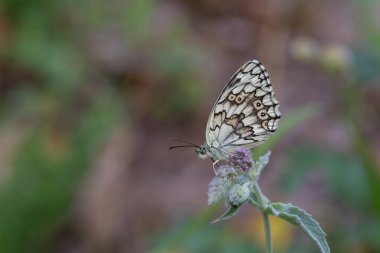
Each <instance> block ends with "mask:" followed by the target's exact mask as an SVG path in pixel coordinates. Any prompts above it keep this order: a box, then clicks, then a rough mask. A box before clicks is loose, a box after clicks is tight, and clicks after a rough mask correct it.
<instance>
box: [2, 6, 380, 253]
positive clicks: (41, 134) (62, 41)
mask: <svg viewBox="0 0 380 253" xmlns="http://www.w3.org/2000/svg"><path fill="white" fill-rule="evenodd" d="M249 59H258V60H260V61H261V62H263V64H264V65H265V66H266V68H267V70H268V72H269V74H270V76H271V80H272V83H273V86H274V90H275V92H276V95H277V98H278V99H279V101H280V105H281V107H280V109H281V111H282V113H283V117H282V119H281V121H280V128H279V130H278V132H277V133H276V135H274V136H273V137H272V138H271V139H270V140H269V141H268V142H267V143H266V144H264V145H263V146H261V147H260V148H259V149H257V151H255V152H257V153H260V152H261V153H262V152H264V150H266V149H271V150H272V156H271V161H270V163H269V165H268V167H267V168H266V169H265V171H264V172H263V175H262V178H261V181H260V184H261V186H262V189H263V192H264V193H265V194H266V195H267V196H268V197H269V198H270V199H271V200H272V201H282V202H291V203H293V204H295V205H298V206H300V207H302V208H303V209H305V210H307V211H308V212H309V213H311V214H312V215H313V217H314V218H315V219H316V220H318V221H319V222H320V224H321V226H322V228H324V230H325V231H326V233H327V235H328V237H327V240H328V242H329V244H330V247H331V250H332V252H345V253H346V252H358V253H372V252H380V166H379V164H380V131H379V126H380V100H379V97H380V85H379V84H380V71H379V70H380V2H379V1H370V0H364V1H363V0H362V1H359V0H351V1H343V0H321V1H308V0H289V1H281V0H268V1H266V0H259V1H248V0H237V1H229V0H219V1H216V0H203V1H200V0H193V1H190V0H178V1H175V0H159V1H154V0H126V1H121V0H109V1H99V0H93V1H85V0H77V1H74V0H65V1H49V0H2V1H1V3H0V252H4V253H8V252H10V253H18V252H65V253H66V252H90V253H92V252H116V253H117V252H132V253H140V252H150V253H161V252H169V253H201V252H222V253H227V252H234V253H245V252H263V251H264V248H263V245H264V230H263V226H262V223H261V216H260V215H259V213H258V212H257V211H255V210H254V208H252V207H251V206H247V207H245V208H243V209H242V210H241V212H240V214H239V215H238V216H237V217H235V218H233V219H232V220H229V221H227V222H224V223H221V224H217V225H210V224H209V222H210V221H211V220H213V219H214V218H216V217H217V215H219V214H220V213H221V212H222V211H223V208H224V207H223V205H222V204H221V205H220V206H217V205H216V206H210V207H208V206H207V186H208V182H209V181H210V180H211V178H212V177H213V175H214V172H213V170H212V166H211V165H212V163H211V161H209V160H200V159H198V158H197V157H196V155H195V153H194V150H192V149H176V150H170V151H169V150H168V147H169V146H171V145H175V144H176V143H173V142H172V141H169V140H168V138H170V137H177V138H181V139H184V140H189V141H192V142H195V143H198V144H202V143H203V142H204V140H205V139H204V138H205V137H204V135H205V133H204V132H205V127H206V121H207V118H208V115H209V113H210V110H211V108H212V106H213V103H214V101H215V100H216V98H217V96H218V94H219V92H220V91H221V90H222V88H223V87H224V85H225V84H226V82H227V81H228V79H229V78H230V76H231V75H232V74H233V73H234V72H235V71H236V69H238V68H239V67H240V66H241V65H242V64H243V63H245V62H246V61H247V60H249ZM271 223H272V230H273V231H272V233H273V241H274V248H275V252H277V253H281V252H284V253H285V252H292V253H294V252H296V253H297V252H312V253H313V252H318V248H317V246H316V245H314V242H312V241H311V240H310V239H309V238H308V237H307V236H306V235H305V234H304V233H303V232H302V231H301V230H300V229H298V228H296V227H294V226H292V225H289V224H287V223H285V222H283V221H282V220H279V219H277V218H273V219H271Z"/></svg>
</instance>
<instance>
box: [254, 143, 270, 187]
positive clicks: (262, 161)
mask: <svg viewBox="0 0 380 253" xmlns="http://www.w3.org/2000/svg"><path fill="white" fill-rule="evenodd" d="M270 154H271V151H270V150H268V151H267V152H266V153H265V154H264V155H262V156H260V157H259V159H258V160H257V161H256V162H255V163H254V166H253V170H252V171H251V172H250V173H252V174H251V177H252V178H256V180H258V178H259V177H260V174H261V172H262V171H263V169H264V168H265V166H266V165H267V164H268V163H269V157H270Z"/></svg>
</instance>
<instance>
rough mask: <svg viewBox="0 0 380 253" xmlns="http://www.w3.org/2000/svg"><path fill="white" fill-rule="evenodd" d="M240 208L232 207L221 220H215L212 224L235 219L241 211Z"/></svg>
mask: <svg viewBox="0 0 380 253" xmlns="http://www.w3.org/2000/svg"><path fill="white" fill-rule="evenodd" d="M239 208H240V206H232V205H231V206H230V207H229V209H228V210H227V211H226V212H224V213H223V214H222V215H221V216H220V217H219V218H217V219H215V220H213V221H212V222H211V223H217V222H220V221H224V220H228V219H230V218H232V217H234V216H235V215H236V214H237V212H238V211H239Z"/></svg>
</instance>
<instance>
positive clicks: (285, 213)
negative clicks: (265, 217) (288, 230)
mask: <svg viewBox="0 0 380 253" xmlns="http://www.w3.org/2000/svg"><path fill="white" fill-rule="evenodd" d="M266 211H267V212H269V213H270V214H272V215H275V216H277V217H280V218H282V219H284V220H286V221H288V222H290V223H292V224H294V225H297V226H299V227H301V228H302V230H303V231H304V232H305V233H306V234H307V235H308V236H309V237H310V238H311V239H312V240H313V241H314V242H315V243H316V244H317V245H318V247H319V249H320V251H321V252H322V253H330V248H329V245H328V244H327V241H326V234H325V232H323V230H322V228H321V226H320V225H319V224H318V222H317V221H315V220H314V219H313V218H312V217H311V215H310V214H308V213H306V211H304V210H302V209H301V208H299V207H297V206H293V205H292V204H284V203H272V204H270V205H269V206H268V208H267V209H266Z"/></svg>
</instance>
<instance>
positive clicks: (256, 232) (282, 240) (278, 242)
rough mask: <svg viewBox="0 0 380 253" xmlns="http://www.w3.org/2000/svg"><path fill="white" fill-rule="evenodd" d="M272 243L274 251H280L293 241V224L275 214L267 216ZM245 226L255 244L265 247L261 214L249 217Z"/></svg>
mask: <svg viewBox="0 0 380 253" xmlns="http://www.w3.org/2000/svg"><path fill="white" fill-rule="evenodd" d="M269 220H270V226H271V233H272V243H273V249H274V251H275V252H282V251H285V250H287V249H288V248H289V246H290V245H291V244H292V242H293V241H294V226H293V225H292V224H289V223H287V222H286V221H283V220H281V219H280V218H277V217H275V216H269ZM247 225H248V226H247V227H246V229H247V232H248V233H249V231H250V234H251V235H252V237H253V238H254V240H255V241H256V242H257V244H258V245H259V246H260V247H262V248H263V249H265V228H264V222H263V218H262V216H261V214H256V215H254V216H253V218H250V222H249V223H248V224H247Z"/></svg>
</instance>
